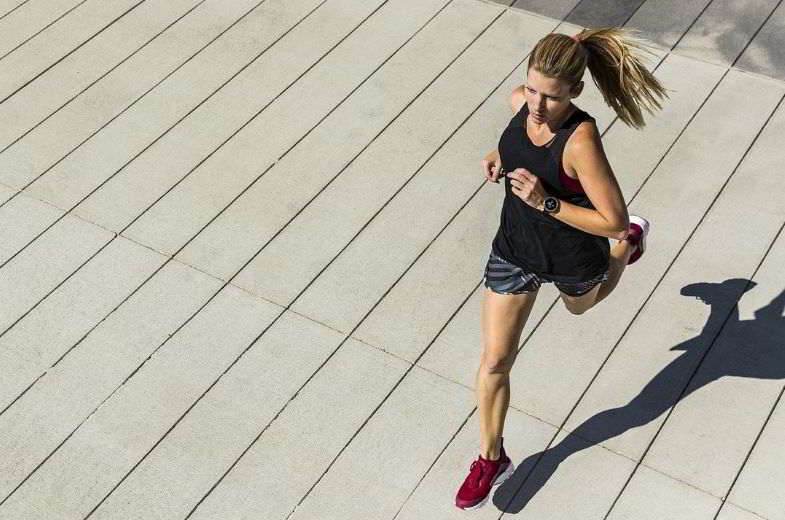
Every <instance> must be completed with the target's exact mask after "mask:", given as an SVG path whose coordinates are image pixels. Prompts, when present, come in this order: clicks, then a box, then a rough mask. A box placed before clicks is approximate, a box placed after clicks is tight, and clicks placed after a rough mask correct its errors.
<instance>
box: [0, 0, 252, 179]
mask: <svg viewBox="0 0 785 520" xmlns="http://www.w3.org/2000/svg"><path fill="white" fill-rule="evenodd" d="M258 3H259V0H243V1H239V2H231V3H229V4H226V3H225V2H218V1H215V0H210V1H207V2H204V3H202V2H183V3H181V4H180V5H179V6H178V5H177V4H176V3H167V4H165V7H164V6H157V10H155V11H153V12H150V10H151V9H150V8H148V9H141V7H140V9H136V10H134V11H133V12H132V13H129V15H128V16H126V17H123V19H122V20H120V21H119V22H118V23H117V24H115V25H113V26H112V27H111V28H110V29H108V30H107V31H105V32H104V33H102V34H101V35H99V37H97V38H96V39H95V40H93V41H92V42H91V43H90V44H89V45H85V46H84V47H82V48H81V49H80V50H79V51H78V52H76V53H74V54H73V55H71V56H70V57H69V58H68V59H67V60H64V61H63V62H62V63H60V64H59V65H58V66H57V67H56V68H54V69H52V70H50V71H49V72H48V73H47V74H46V75H45V76H43V77H42V78H41V79H40V80H39V81H36V82H34V83H33V84H32V85H30V86H29V88H26V89H25V90H23V91H22V92H20V93H19V94H18V95H16V96H14V97H13V98H12V99H11V100H9V101H8V102H7V103H6V104H4V105H2V107H0V110H1V111H0V113H2V115H3V117H4V118H5V120H6V121H7V124H6V125H4V127H3V130H2V132H3V134H2V137H0V142H1V143H2V145H0V146H2V148H3V149H4V150H3V151H4V152H5V151H6V150H7V148H8V147H9V146H12V145H14V144H18V146H17V148H16V149H15V150H13V153H14V154H15V155H16V156H17V159H16V160H20V159H19V158H18V157H19V155H18V154H20V153H21V152H22V151H23V150H29V149H30V148H31V147H36V145H38V146H37V148H36V150H37V151H38V153H39V154H43V155H44V156H45V157H41V158H38V157H36V158H34V159H32V160H31V163H34V162H38V163H40V162H43V161H44V160H45V158H46V157H50V158H51V157H52V156H53V154H55V153H56V152H58V151H59V150H62V149H63V148H66V149H67V147H68V144H69V143H78V142H80V141H82V140H83V139H84V138H88V137H89V136H90V135H91V133H92V131H94V129H98V128H100V127H101V126H103V125H105V124H107V122H108V121H110V120H112V119H113V118H115V117H117V116H118V114H120V113H122V112H123V111H124V110H125V109H127V108H128V107H129V105H130V104H132V103H134V102H135V101H136V100H137V99H139V97H140V96H143V95H145V93H147V92H148V91H149V90H150V89H151V88H154V87H155V86H156V85H157V84H158V83H159V82H160V81H163V80H164V78H167V77H168V76H169V75H170V74H172V73H173V72H174V70H176V69H177V68H178V67H181V66H182V65H183V64H184V63H185V62H186V61H187V60H188V59H189V58H190V57H192V56H193V55H194V54H196V53H198V52H199V50H201V49H202V48H203V47H204V45H206V44H208V43H209V42H210V41H211V40H212V39H213V38H215V37H217V35H219V34H220V33H221V32H222V31H225V30H226V29H227V28H228V27H229V26H230V25H231V24H233V23H235V22H236V21H237V20H238V17H240V16H242V15H244V14H245V13H247V12H248V10H249V9H251V8H253V7H254V6H255V5H257V4H258ZM154 5H155V4H150V6H151V7H153V6H154ZM184 9H185V10H184ZM140 20H150V21H148V22H147V23H144V24H140V23H138V22H139V21H140ZM167 24H169V25H167ZM129 31H132V32H133V33H134V34H133V37H131V36H129V34H127V33H128V32H129ZM148 38H149V39H148ZM107 49H111V52H107ZM126 53H127V55H126ZM113 58H115V59H119V58H122V59H121V60H120V61H117V63H114V61H113ZM31 106H32V107H34V110H31ZM41 125H43V127H41ZM31 132H33V135H31V136H29V137H28V134H29V133H31ZM63 134H65V135H63ZM25 137H28V139H26V141H25V143H22V144H19V143H18V141H19V140H20V139H23V138H25ZM42 141H45V142H46V144H45V145H44V144H43V143H42ZM42 148H43V149H42ZM50 160H51V159H50ZM5 162H6V163H7V162H8V160H6V161H5ZM50 164H51V163H50ZM30 166H32V164H31V165H30ZM17 175H18V174H17Z"/></svg>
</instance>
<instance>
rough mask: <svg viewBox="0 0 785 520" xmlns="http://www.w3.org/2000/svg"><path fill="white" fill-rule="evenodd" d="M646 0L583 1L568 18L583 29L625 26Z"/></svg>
mask: <svg viewBox="0 0 785 520" xmlns="http://www.w3.org/2000/svg"><path fill="white" fill-rule="evenodd" d="M644 1H645V0H582V1H581V2H578V4H577V5H576V6H575V9H573V11H572V12H571V13H570V14H569V16H568V17H567V20H566V21H568V22H570V23H574V24H576V25H581V26H583V27H615V26H619V25H624V24H625V23H626V22H627V20H629V19H630V17H632V16H633V15H634V14H635V11H637V10H638V8H639V7H640V6H641V4H643V2H644Z"/></svg>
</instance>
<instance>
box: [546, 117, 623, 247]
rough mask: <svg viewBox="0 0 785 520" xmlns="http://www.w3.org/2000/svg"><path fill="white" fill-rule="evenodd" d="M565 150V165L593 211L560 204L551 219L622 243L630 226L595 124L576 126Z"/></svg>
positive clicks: (618, 188)
mask: <svg viewBox="0 0 785 520" xmlns="http://www.w3.org/2000/svg"><path fill="white" fill-rule="evenodd" d="M572 137H573V138H572V139H570V140H569V141H568V143H567V146H565V150H564V163H565V165H566V166H569V167H571V169H573V170H574V171H575V173H576V174H577V175H578V181H580V183H581V186H582V187H583V191H584V192H585V193H586V196H587V197H589V200H590V201H591V203H592V205H593V206H594V207H595V209H594V210H591V209H587V208H582V207H580V206H576V205H574V204H568V203H562V204H561V209H560V211H559V212H558V213H555V214H554V215H553V216H554V217H556V218H557V219H559V220H561V221H562V222H564V223H566V224H569V225H571V226H573V227H576V228H578V229H580V230H582V231H586V232H587V233H591V234H593V235H600V236H605V237H609V238H615V239H617V240H622V239H624V238H625V237H626V236H627V231H628V228H629V226H630V221H629V215H628V214H627V204H626V203H625V202H624V196H623V195H622V193H621V188H620V187H619V183H618V182H617V181H616V176H615V175H614V174H613V170H612V169H611V165H610V164H609V163H608V158H607V157H606V155H605V151H604V150H603V148H602V141H601V140H600V132H599V131H598V130H597V126H596V125H595V124H594V123H584V124H581V125H579V126H578V128H577V129H576V130H575V132H574V133H573V135H572Z"/></svg>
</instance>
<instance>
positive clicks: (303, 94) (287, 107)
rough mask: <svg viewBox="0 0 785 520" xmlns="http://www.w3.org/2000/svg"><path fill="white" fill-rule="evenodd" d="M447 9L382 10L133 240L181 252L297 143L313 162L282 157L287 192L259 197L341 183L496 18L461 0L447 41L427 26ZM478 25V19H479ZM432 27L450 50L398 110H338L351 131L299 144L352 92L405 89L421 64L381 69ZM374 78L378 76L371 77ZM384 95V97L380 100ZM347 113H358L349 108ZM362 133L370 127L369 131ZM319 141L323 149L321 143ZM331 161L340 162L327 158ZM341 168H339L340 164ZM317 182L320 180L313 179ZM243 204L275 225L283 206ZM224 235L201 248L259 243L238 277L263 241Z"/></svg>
mask: <svg viewBox="0 0 785 520" xmlns="http://www.w3.org/2000/svg"><path fill="white" fill-rule="evenodd" d="M445 4H446V2H445V0H428V1H426V2H423V1H419V0H395V1H392V2H388V3H386V4H385V5H383V6H382V7H381V9H379V11H378V12H376V13H375V14H374V15H373V16H372V17H371V18H369V19H368V20H367V21H366V22H365V23H364V24H362V26H360V27H359V28H358V29H357V31H356V32H354V33H353V34H352V35H351V36H350V37H349V38H347V39H346V40H345V41H344V42H342V43H341V45H339V46H338V47H336V48H335V49H334V50H333V51H331V52H330V54H329V55H328V56H326V57H325V58H324V59H323V60H322V61H320V62H319V63H318V64H317V65H316V66H315V67H314V68H313V69H311V70H309V71H308V73H307V74H306V75H305V76H303V77H302V78H301V79H300V80H299V81H298V82H297V84H296V85H295V86H293V87H292V88H290V89H288V90H287V91H286V92H285V93H284V95H282V96H281V97H279V98H278V99H276V101H275V102H274V103H273V104H272V105H271V106H269V107H268V108H267V109H265V111H264V112H263V113H262V114H260V115H259V116H258V117H256V118H255V119H254V120H253V122H252V123H251V124H249V125H248V126H247V127H245V128H244V129H243V131H242V132H241V133H239V134H238V135H237V136H236V137H235V138H234V139H233V140H232V141H231V143H229V144H228V145H227V146H225V147H223V148H222V149H221V150H220V151H218V152H217V153H216V154H215V155H214V156H212V157H211V158H210V160H209V161H208V162H206V163H205V164H204V165H202V166H200V167H199V168H198V169H197V170H196V171H194V172H193V173H192V174H190V175H189V176H188V178H187V179H186V180H185V181H184V182H182V183H181V184H179V185H178V186H177V187H176V188H174V189H173V190H172V191H171V192H169V193H167V194H166V196H165V197H164V198H162V199H161V200H160V201H158V202H157V203H156V204H155V205H154V206H153V207H152V208H150V210H149V211H147V212H146V213H145V214H144V215H143V216H142V217H141V218H140V219H139V220H137V221H136V222H134V223H133V224H132V225H131V226H130V227H129V229H128V230H126V231H125V234H126V235H128V236H130V237H133V238H134V239H136V240H139V241H140V242H143V243H146V244H150V245H151V246H153V247H155V248H156V249H159V250H162V251H166V252H169V253H170V254H173V253H175V252H176V251H178V250H179V249H180V248H181V247H182V246H184V245H185V244H186V243H187V242H188V241H189V239H190V238H191V237H193V236H194V235H196V234H197V233H199V231H200V229H201V228H203V227H205V226H206V225H208V224H209V223H210V222H211V220H212V219H213V218H214V217H215V216H216V215H218V214H219V213H221V212H222V210H223V209H224V208H226V207H227V206H229V205H230V204H232V202H233V200H234V199H235V198H237V197H238V196H239V195H240V194H241V193H243V192H244V191H245V190H246V189H247V188H248V187H249V186H251V185H254V186H256V181H257V179H259V177H260V176H267V175H269V174H270V173H271V172H270V171H268V169H269V167H270V165H271V164H273V163H275V162H276V161H277V160H279V159H280V157H281V156H282V155H283V154H285V153H287V149H288V148H290V147H291V146H292V145H293V144H297V145H298V146H299V148H300V150H302V151H305V150H308V156H309V157H308V159H305V160H302V159H303V158H302V156H300V157H297V158H295V157H292V158H290V160H289V161H288V162H287V165H286V166H288V168H287V167H286V166H284V165H283V164H282V161H281V163H279V164H281V166H282V168H279V170H278V171H277V174H278V175H279V176H280V175H282V174H283V175H284V176H285V177H286V178H287V179H288V180H289V182H288V183H287V186H286V187H275V188H274V189H273V190H272V192H270V191H268V190H270V188H271V186H270V185H269V184H267V183H264V184H263V185H261V186H258V187H257V188H256V190H255V191H256V193H258V192H259V191H262V192H265V193H266V196H267V197H269V196H270V195H272V196H274V197H275V198H277V199H279V200H280V201H281V203H285V207H286V208H287V210H291V209H292V208H298V207H300V206H301V205H302V204H303V202H300V201H301V200H303V199H305V200H307V199H308V198H310V197H312V196H313V195H315V194H316V193H318V191H319V190H320V189H321V188H322V187H323V186H324V184H325V183H326V182H327V181H328V180H329V179H330V178H331V177H332V175H331V166H333V164H335V163H338V164H340V165H341V166H342V165H344V164H345V163H346V161H348V160H350V157H351V155H353V152H352V145H354V147H355V149H356V148H357V147H362V146H363V145H365V144H366V143H367V142H368V141H369V140H371V139H372V138H373V135H374V134H376V133H377V131H378V130H377V129H379V130H380V129H381V128H383V127H384V125H385V124H386V123H387V122H388V121H389V118H390V117H391V115H390V114H392V113H395V112H397V110H396V109H398V103H400V106H401V107H402V106H405V103H406V102H408V101H409V100H410V99H411V96H412V95H413V92H416V91H417V90H419V88H418V87H421V85H423V86H424V84H427V83H426V82H427V81H428V80H430V79H431V78H432V77H433V75H434V74H438V72H437V71H438V70H440V69H441V68H442V67H444V66H446V64H448V63H449V61H450V60H451V59H452V58H454V57H455V55H456V54H458V53H459V52H460V50H462V49H463V48H465V46H467V45H469V44H470V43H471V41H472V38H473V37H474V36H475V35H476V32H478V31H479V30H480V29H479V28H478V26H484V25H486V24H487V23H488V22H485V23H483V22H484V20H485V19H486V18H488V15H487V14H484V13H483V11H485V13H487V11H488V10H489V9H487V8H486V9H483V10H481V8H482V7H485V6H478V4H476V3H474V4H473V6H472V7H473V9H472V7H469V6H470V5H472V4H471V3H470V2H467V1H461V2H458V3H457V4H456V5H457V6H458V7H456V8H452V9H451V8H448V9H447V11H446V12H447V17H446V20H445V22H444V23H445V24H446V25H448V26H450V27H451V28H452V32H453V34H450V35H449V36H447V34H445V33H446V31H445V29H444V26H443V25H442V23H428V22H429V20H431V18H432V17H433V16H435V15H437V13H439V12H440V10H441V8H442V7H444V6H445ZM461 6H463V7H461ZM461 15H463V17H464V18H463V21H464V23H465V19H466V17H468V18H470V19H472V20H473V21H472V23H468V24H465V25H466V27H464V28H461V29H458V27H461V26H460V24H459V18H460V17H461ZM391 18H392V19H400V20H405V21H406V23H397V24H391V23H389V20H390V19H391ZM477 18H478V19H477ZM439 19H441V16H439V17H438V18H437V20H439ZM475 19H477V20H476V21H474V20H475ZM426 24H427V25H426ZM423 26H425V28H424V32H423V33H420V34H419V35H418V36H422V37H423V38H424V39H425V41H428V42H430V45H429V46H428V47H429V48H433V46H434V43H433V39H432V38H433V34H434V32H433V31H436V32H437V33H440V34H441V36H442V39H443V48H442V49H440V51H439V52H438V53H433V54H429V56H431V57H432V61H431V62H430V63H427V64H426V63H425V62H424V61H423V60H416V64H418V65H420V66H421V67H422V72H421V75H420V74H418V75H417V76H418V77H417V78H416V79H415V78H412V79H415V81H413V82H412V84H410V85H409V88H406V87H403V86H402V88H401V92H400V93H398V94H396V96H394V97H391V99H390V100H389V105H388V104H387V99H386V97H384V98H381V99H382V100H383V101H384V104H385V107H384V109H379V108H378V107H379V105H378V104H377V105H376V107H367V106H363V107H362V109H361V111H360V113H357V112H355V113H354V114H352V117H351V122H350V121H349V120H347V119H346V115H347V113H346V111H345V110H344V111H341V113H340V115H338V114H337V113H336V115H338V117H341V116H343V117H342V121H341V122H342V123H344V124H346V126H345V127H343V128H340V130H338V131H335V130H336V127H335V126H332V127H331V128H332V129H333V131H334V132H335V133H334V134H332V135H330V136H329V137H328V138H327V139H325V140H324V141H321V140H320V139H319V138H320V137H324V136H325V132H324V131H319V130H317V131H316V132H314V133H313V134H311V135H312V139H310V140H308V142H307V143H306V142H305V141H304V140H303V141H299V139H300V138H302V136H304V135H306V134H308V133H309V132H310V131H311V130H312V129H313V128H314V126H316V125H319V124H320V120H321V119H322V118H323V117H324V116H325V115H327V114H330V113H331V112H332V110H333V109H334V108H335V107H336V106H337V105H340V104H342V102H343V101H344V100H345V99H346V97H347V96H348V95H349V94H350V93H354V94H360V96H368V95H369V94H371V95H373V94H375V95H376V96H378V95H379V91H378V90H376V88H378V87H379V85H380V82H381V81H383V79H382V76H387V75H394V76H395V77H396V80H397V81H396V84H401V83H403V84H404V85H405V84H406V81H405V80H403V76H404V71H405V72H409V71H411V70H412V68H413V67H414V66H415V65H416V64H415V63H413V62H412V61H410V62H409V63H406V65H405V66H403V67H402V66H401V65H402V62H401V61H400V60H396V61H395V62H393V63H392V65H391V70H390V71H389V72H388V73H387V75H385V74H383V73H382V72H381V70H384V69H385V68H386V67H384V65H388V64H389V63H385V61H386V60H387V59H388V58H389V57H390V55H391V54H393V53H395V52H396V50H397V49H398V48H399V47H400V45H401V43H402V42H405V41H406V40H407V39H408V38H410V37H411V36H412V35H414V34H415V33H416V32H417V31H418V30H419V29H421V28H423ZM423 38H418V40H417V41H418V43H420V44H421V42H422V41H423ZM371 49H372V51H371ZM423 49H424V47H420V51H421V52H422V50H423ZM409 50H411V49H409V48H407V51H409ZM407 54H408V53H407ZM393 59H394V58H393ZM410 60H411V58H410ZM379 66H383V69H381V70H380V71H379V73H377V74H374V72H375V71H376V69H378V67H379ZM372 74H373V75H372ZM369 76H371V77H370V78H369ZM387 77H389V76H387ZM417 80H420V81H417ZM366 82H367V83H366ZM420 82H422V83H420ZM418 83H420V84H418ZM365 84H369V85H371V88H369V89H364V91H363V92H362V93H360V92H355V91H354V89H356V88H357V87H358V86H359V87H360V88H361V89H362V86H361V85H365ZM373 87H376V88H373ZM306 99H307V100H308V109H307V110H303V100H306ZM364 99H366V100H367V99H368V98H367V97H365V98H364ZM376 99H377V100H379V99H380V98H378V97H376ZM362 100H363V97H358V98H357V101H360V102H362ZM396 101H398V103H396ZM361 106H362V105H361ZM346 109H349V110H351V108H350V107H346ZM296 112H302V114H301V115H300V116H299V117H293V116H292V114H293V113H296ZM333 113H335V112H333ZM367 116H371V117H367ZM335 122H336V119H332V123H333V124H335ZM271 127H275V128H280V129H281V131H280V132H278V133H277V136H276V139H274V140H270V139H268V137H267V136H269V134H270V128H271ZM358 127H361V128H362V130H360V129H359V128H358ZM325 130H326V129H325ZM316 134H318V135H316ZM347 134H348V135H347ZM345 140H347V141H350V142H351V144H348V145H346V146H342V145H341V143H342V141H345ZM298 141H299V142H298ZM260 142H266V144H265V146H262V147H260V146H259V143H260ZM314 143H318V144H317V145H316V146H314ZM328 157H330V158H331V159H332V161H331V160H329V159H327V158H328ZM333 161H334V162H333ZM305 168H312V169H313V171H312V172H310V173H305V172H303V173H302V174H294V175H293V173H294V172H295V171H300V170H303V169H305ZM336 169H338V170H340V166H338V167H336ZM293 170H294V171H293ZM226 171H232V172H233V175H232V176H231V181H230V180H229V179H225V180H223V181H222V182H221V183H220V184H219V185H218V186H220V188H219V187H218V186H216V182H215V180H216V179H217V178H221V176H222V175H223V173H224V172H226ZM313 177H316V179H313V180H312V178H313ZM273 182H275V181H273ZM288 193H292V196H290V197H286V198H284V197H285V195H283V194H288ZM243 199H244V203H245V204H249V203H250V204H252V205H253V206H254V207H255V208H256V212H257V215H254V218H253V219H252V221H254V220H263V221H264V222H265V223H266V222H271V221H273V218H272V214H273V211H274V210H273V209H272V208H270V207H269V206H270V204H265V203H264V202H262V204H261V205H257V204H258V202H257V201H254V200H252V199H253V194H249V195H248V196H244V197H243ZM240 211H241V210H240ZM259 211H262V212H263V214H262V216H261V218H260V217H259V216H258V212H259ZM232 224H234V223H232ZM224 229H225V228H224V227H222V226H218V227H217V230H218V231H219V233H220V234H221V236H222V238H221V239H220V240H219V243H211V238H212V237H213V236H214V235H211V236H210V237H205V238H204V239H203V240H202V241H201V244H206V245H207V246H208V247H209V248H210V251H211V252H212V251H217V250H222V249H226V250H227V254H231V252H232V251H234V250H235V249H237V244H239V243H241V242H242V241H243V238H244V239H245V240H244V241H245V242H249V241H250V247H249V248H248V249H245V248H244V249H243V251H242V252H240V251H238V253H245V254H244V255H242V256H241V254H237V256H233V260H234V261H232V262H231V264H230V265H229V266H227V267H228V268H227V269H224V270H221V271H220V272H221V274H222V275H224V276H227V277H228V276H231V275H233V274H234V273H235V272H237V271H238V270H239V269H240V267H241V266H242V265H243V263H245V261H246V260H247V259H249V258H250V257H251V256H252V255H253V254H254V253H255V252H256V251H258V247H259V246H258V245H257V243H258V240H259V238H260V237H259V234H257V233H256V232H255V226H253V225H249V224H246V222H243V223H242V224H241V225H239V226H237V225H232V226H231V229H232V232H230V233H231V234H232V235H236V234H238V231H239V230H243V231H242V235H241V236H240V237H237V238H235V236H229V234H227V233H224V232H223V230H224ZM184 258H186V259H187V260H185V261H187V262H189V263H190V261H191V259H190V257H189V256H187V255H186V256H184ZM198 265H199V266H200V268H203V267H205V266H202V265H201V264H198ZM207 269H208V272H213V270H212V269H209V267H207Z"/></svg>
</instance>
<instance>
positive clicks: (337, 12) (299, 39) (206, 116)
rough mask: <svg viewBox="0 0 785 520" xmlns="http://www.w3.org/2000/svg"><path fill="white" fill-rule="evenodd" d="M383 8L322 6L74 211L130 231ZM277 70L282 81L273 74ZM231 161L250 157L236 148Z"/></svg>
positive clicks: (348, 3)
mask: <svg viewBox="0 0 785 520" xmlns="http://www.w3.org/2000/svg"><path fill="white" fill-rule="evenodd" d="M380 3H381V0H372V1H367V2H366V1H364V2H359V1H358V0H335V1H332V2H327V3H325V4H324V5H322V6H321V7H320V8H319V9H317V10H316V11H314V12H313V14H312V15H311V16H309V17H308V18H306V19H305V20H304V21H303V22H302V23H301V24H299V25H297V27H295V28H294V29H293V30H292V31H291V32H289V33H288V34H287V35H286V36H285V37H283V38H282V39H281V40H280V41H278V42H277V43H276V44H275V45H274V46H272V47H270V49H269V50H268V51H267V52H265V53H264V54H262V55H261V56H260V57H259V59H257V60H255V61H253V62H252V64H251V65H250V66H248V68H245V69H244V70H242V72H241V73H240V74H239V75H237V76H236V77H234V78H233V79H232V81H230V82H229V83H227V84H226V85H225V86H224V87H222V88H221V89H220V90H218V91H217V92H216V93H215V95H213V96H212V97H210V98H209V99H207V100H206V101H205V102H204V103H203V104H202V105H200V106H199V108H198V109H196V110H195V111H193V112H192V113H190V114H189V115H188V117H187V118H186V119H185V120H183V121H182V122H181V123H180V124H178V125H177V126H175V127H174V128H173V129H172V131H170V132H168V133H166V135H165V136H164V137H162V138H161V139H160V140H158V141H156V142H155V144H154V145H152V146H151V147H150V148H148V149H146V150H145V152H144V153H143V154H142V155H140V156H138V157H137V158H135V159H134V161H133V162H132V163H130V164H128V165H127V166H125V167H124V168H123V169H122V170H121V171H120V173H119V174H117V175H115V176H114V177H112V178H111V180H110V181H109V182H107V183H106V184H104V185H102V186H101V188H100V189H99V190H98V191H96V192H95V193H93V194H92V195H90V197H88V198H87V199H86V200H85V201H84V202H81V203H80V204H79V205H78V206H77V207H76V209H75V210H74V211H75V212H76V213H77V214H79V215H82V216H84V217H86V218H88V220H90V221H91V222H97V223H100V224H102V225H104V226H105V227H108V228H110V229H114V230H116V231H119V230H121V229H122V228H124V227H125V226H127V225H128V224H129V223H130V222H131V221H133V219H135V218H136V217H137V216H138V215H139V214H140V213H142V212H143V211H145V210H146V209H147V208H148V207H149V206H151V205H153V204H154V203H155V202H156V201H157V200H158V198H160V197H161V195H163V194H164V193H166V192H167V191H168V190H169V189H171V188H172V186H174V185H175V184H176V183H177V182H179V181H180V179H182V178H183V176H185V175H186V174H188V172H189V171H191V170H192V169H193V168H194V167H196V166H197V165H200V164H202V163H203V161H215V160H218V159H219V158H220V157H221V155H222V154H221V153H217V152H216V150H220V148H219V147H220V146H221V145H222V143H224V142H226V141H227V140H228V139H229V138H230V137H232V136H233V135H234V134H235V133H236V132H237V131H238V130H239V129H240V128H241V127H242V126H243V125H245V124H246V123H247V122H248V121H249V120H250V118H251V117H252V116H253V115H254V114H256V113H257V112H259V111H260V110H262V109H263V108H264V107H265V106H266V105H267V104H269V103H270V102H271V101H272V100H273V99H274V98H275V97H276V96H277V95H278V94H280V93H281V92H282V91H284V90H285V89H286V88H287V86H288V85H289V84H290V83H292V82H293V81H295V80H296V79H297V78H298V77H299V76H300V75H301V74H302V73H304V72H305V71H306V70H308V68H309V67H311V66H312V65H313V64H314V62H315V61H316V60H318V59H319V58H320V57H321V56H322V55H324V54H325V53H327V52H328V51H329V50H330V49H331V48H332V47H333V46H334V45H335V44H337V43H338V42H339V41H340V40H341V39H342V38H344V37H345V36H346V35H347V34H349V32H351V31H352V30H353V29H354V28H356V27H357V26H358V25H360V24H361V23H362V21H363V19H364V18H365V17H366V16H367V15H369V14H370V13H371V12H373V10H374V8H375V7H377V6H378V5H379V4H380ZM271 43H272V42H271ZM271 70H275V71H276V73H275V74H270V71H271ZM159 101H161V100H159ZM207 129H209V131H207ZM146 144H149V141H148V143H146ZM245 144H246V146H247V145H248V143H247V142H246V143H245ZM253 144H254V145H256V144H258V143H253ZM216 153H217V155H216ZM223 153H225V152H223ZM232 153H239V154H242V153H243V152H242V151H241V150H240V149H238V148H233V149H232ZM208 157H210V159H208ZM126 161H127V159H126ZM98 173H100V175H101V176H102V177H104V178H105V177H106V175H107V173H108V174H109V175H111V174H112V173H113V170H109V171H107V168H106V167H103V168H102V169H101V170H100V171H99V172H98ZM222 178H223V179H224V181H225V182H229V180H230V177H228V176H222ZM202 195H203V198H202V199H201V200H198V201H196V202H195V203H196V204H197V205H198V204H208V203H209V198H210V194H207V195H206V197H207V198H206V199H205V198H204V196H205V195H204V194H202ZM163 224H165V222H162V225H163ZM189 238H190V237H189Z"/></svg>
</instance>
